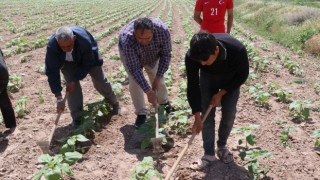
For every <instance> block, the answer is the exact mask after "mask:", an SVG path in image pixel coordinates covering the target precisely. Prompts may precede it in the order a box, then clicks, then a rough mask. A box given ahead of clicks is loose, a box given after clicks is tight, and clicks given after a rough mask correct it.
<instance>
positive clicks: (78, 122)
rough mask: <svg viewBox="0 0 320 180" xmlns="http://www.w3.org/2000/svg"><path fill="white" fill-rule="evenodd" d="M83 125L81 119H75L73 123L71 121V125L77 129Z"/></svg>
mask: <svg viewBox="0 0 320 180" xmlns="http://www.w3.org/2000/svg"><path fill="white" fill-rule="evenodd" d="M80 125H81V121H80V120H78V119H77V120H73V121H72V123H71V127H72V128H73V129H77V128H78V127H79V126H80Z"/></svg>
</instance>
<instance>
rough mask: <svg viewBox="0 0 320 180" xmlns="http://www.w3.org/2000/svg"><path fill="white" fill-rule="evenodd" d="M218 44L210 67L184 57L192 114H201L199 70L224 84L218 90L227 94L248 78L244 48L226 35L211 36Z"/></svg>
mask: <svg viewBox="0 0 320 180" xmlns="http://www.w3.org/2000/svg"><path fill="white" fill-rule="evenodd" d="M213 35H214V36H215V38H216V39H217V40H218V42H219V44H218V45H219V46H220V52H219V55H218V58H217V60H216V61H215V62H214V63H213V64H212V65H210V66H202V65H201V64H200V63H199V62H196V61H194V60H192V59H190V57H189V51H188V52H187V54H186V56H185V65H186V70H187V80H188V83H187V97H188V101H189V104H190V106H191V109H192V113H195V112H201V111H202V109H201V93H200V86H199V70H201V71H203V72H206V73H210V74H212V76H216V77H217V78H219V79H222V81H223V82H224V83H223V84H222V85H221V87H219V88H220V89H224V90H226V91H227V93H228V92H232V91H233V90H235V89H237V88H239V87H240V86H241V85H242V84H243V83H244V82H245V81H246V79H247V78H248V75H249V62H248V56H247V50H246V48H245V46H244V45H243V44H242V43H241V42H240V41H238V40H237V39H235V38H233V37H232V36H230V35H229V34H226V33H216V34H213Z"/></svg>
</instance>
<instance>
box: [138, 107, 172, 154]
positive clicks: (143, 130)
mask: <svg viewBox="0 0 320 180" xmlns="http://www.w3.org/2000/svg"><path fill="white" fill-rule="evenodd" d="M157 118H159V119H158V121H159V136H160V137H163V139H162V144H167V139H166V138H165V137H166V132H165V130H164V128H162V126H163V124H165V123H166V115H165V110H164V107H163V106H159V110H158V117H157ZM155 127H156V117H155V113H154V112H151V113H150V117H148V118H147V120H146V122H145V123H144V124H143V125H142V126H141V127H140V128H139V129H138V133H139V134H141V135H142V136H143V137H144V139H143V141H142V143H141V146H140V147H141V149H142V150H144V149H146V148H147V147H148V146H149V145H150V142H151V138H154V137H155Z"/></svg>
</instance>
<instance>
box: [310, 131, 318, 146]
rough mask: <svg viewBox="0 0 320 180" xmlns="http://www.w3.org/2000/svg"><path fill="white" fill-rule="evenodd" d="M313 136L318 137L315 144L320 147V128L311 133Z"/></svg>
mask: <svg viewBox="0 0 320 180" xmlns="http://www.w3.org/2000/svg"><path fill="white" fill-rule="evenodd" d="M311 137H312V138H316V142H315V143H314V146H315V147H317V148H320V138H319V137H320V129H317V130H315V131H313V132H312V133H311Z"/></svg>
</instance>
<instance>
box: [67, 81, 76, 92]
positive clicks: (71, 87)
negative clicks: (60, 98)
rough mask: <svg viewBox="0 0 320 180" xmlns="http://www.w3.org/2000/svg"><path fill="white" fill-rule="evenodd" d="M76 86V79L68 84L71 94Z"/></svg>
mask: <svg viewBox="0 0 320 180" xmlns="http://www.w3.org/2000/svg"><path fill="white" fill-rule="evenodd" d="M75 87H76V83H75V82H74V81H71V82H70V83H69V84H68V85H67V91H68V92H69V93H70V94H71V93H72V92H73V91H74V89H75Z"/></svg>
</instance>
